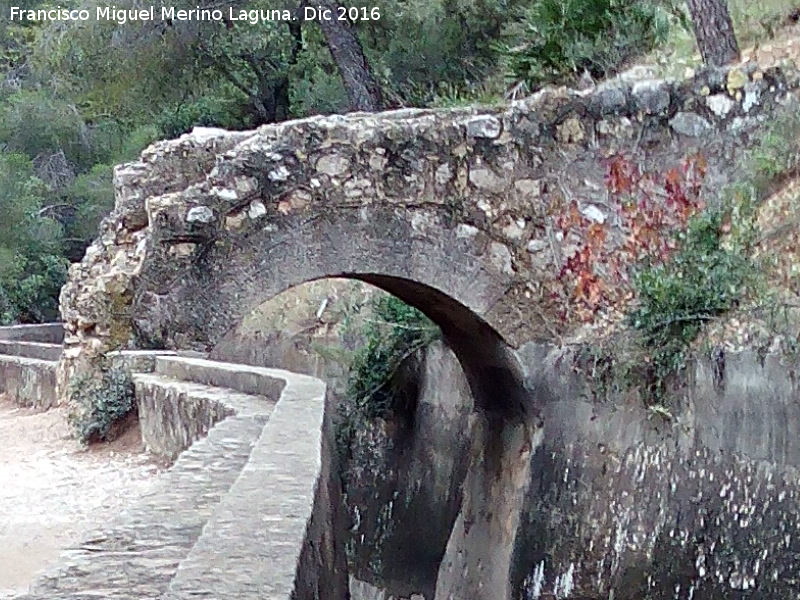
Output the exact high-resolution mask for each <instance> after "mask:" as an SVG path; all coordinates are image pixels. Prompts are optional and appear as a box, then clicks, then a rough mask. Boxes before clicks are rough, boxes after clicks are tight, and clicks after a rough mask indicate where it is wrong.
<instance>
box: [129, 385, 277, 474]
mask: <svg viewBox="0 0 800 600" xmlns="http://www.w3.org/2000/svg"><path fill="white" fill-rule="evenodd" d="M133 382H134V386H135V389H136V402H137V407H138V412H139V425H140V428H141V432H142V441H143V442H144V444H145V446H146V447H147V450H148V451H149V452H151V453H153V454H156V455H158V456H161V457H164V458H167V459H169V460H173V459H174V458H175V457H177V456H178V455H179V454H180V453H181V452H182V451H184V450H185V449H186V448H189V447H190V446H191V445H192V443H193V442H194V441H195V440H198V439H200V438H202V437H203V436H205V435H206V434H207V433H208V432H209V431H210V430H211V428H212V427H214V425H215V424H216V423H218V422H219V421H221V420H223V419H225V418H227V417H231V416H234V415H238V416H240V417H244V416H254V415H261V416H265V417H268V416H269V415H270V413H271V412H272V410H273V408H274V406H275V402H276V400H277V398H267V397H265V396H254V395H252V394H243V393H242V392H238V391H236V390H231V389H227V388H219V387H214V386H209V385H204V384H200V383H193V382H191V381H179V380H177V379H173V378H172V377H167V376H165V375H156V374H152V375H151V374H138V373H137V374H134V375H133Z"/></svg>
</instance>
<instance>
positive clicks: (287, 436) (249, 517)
mask: <svg viewBox="0 0 800 600" xmlns="http://www.w3.org/2000/svg"><path fill="white" fill-rule="evenodd" d="M261 371H263V372H264V374H265V375H268V376H270V377H280V378H281V379H283V380H285V381H286V388H285V389H284V391H283V394H282V396H281V400H280V402H279V403H278V404H277V406H276V407H275V410H274V412H273V414H272V416H271V417H270V419H269V421H268V422H267V424H266V425H265V427H264V429H263V432H262V434H261V436H260V437H259V439H258V441H257V442H256V444H255V447H254V448H253V451H252V452H251V454H250V458H249V459H248V461H247V464H246V465H245V466H244V468H243V469H242V471H241V473H240V475H239V477H238V478H237V480H236V482H235V483H234V484H233V485H232V486H231V488H230V490H228V493H227V494H226V495H225V497H224V498H223V499H222V500H221V501H220V503H219V504H218V505H217V506H216V507H215V509H214V513H213V515H212V516H211V518H210V519H209V521H208V523H207V524H206V526H205V528H204V530H203V534H202V535H201V537H200V538H199V539H198V540H197V543H196V544H195V546H194V548H192V551H191V552H190V553H189V555H188V556H187V557H186V558H185V559H184V560H183V561H182V562H181V565H180V567H179V568H178V570H177V572H176V574H175V577H174V579H173V581H172V583H171V584H170V588H169V590H170V591H169V593H168V594H167V595H165V596H163V597H162V598H163V600H197V599H205V600H262V599H276V600H287V599H288V598H290V597H293V591H294V586H295V575H296V572H297V569H298V557H299V556H300V555H301V551H302V549H303V546H304V539H305V534H306V529H307V525H308V518H309V515H310V513H311V507H312V506H313V504H314V499H315V494H316V493H317V488H316V484H317V481H318V477H319V475H320V472H321V468H322V465H321V463H320V457H321V444H322V437H321V436H322V428H323V423H322V419H323V414H324V402H325V384H324V383H323V382H321V381H319V380H318V379H314V378H312V377H307V376H304V375H297V374H294V373H289V372H287V371H280V370H277V369H262V370H261ZM298 423H302V424H303V430H304V434H303V435H297V431H298V429H297V424H298Z"/></svg>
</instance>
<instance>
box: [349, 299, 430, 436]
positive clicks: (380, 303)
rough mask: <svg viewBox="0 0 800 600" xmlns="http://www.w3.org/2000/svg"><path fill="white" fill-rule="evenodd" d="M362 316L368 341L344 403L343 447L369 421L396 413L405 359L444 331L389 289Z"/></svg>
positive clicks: (357, 356) (353, 365) (354, 361)
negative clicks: (396, 387) (395, 383)
mask: <svg viewBox="0 0 800 600" xmlns="http://www.w3.org/2000/svg"><path fill="white" fill-rule="evenodd" d="M364 314H367V315H370V316H368V317H364V316H363V315H364ZM361 318H362V319H363V325H362V328H361V331H360V332H359V334H360V337H361V338H362V339H363V340H364V342H363V346H362V347H361V348H359V349H358V350H356V351H355V353H354V354H353V356H352V358H351V362H350V370H349V374H348V379H347V391H346V393H345V398H344V400H343V402H342V404H341V405H340V408H339V416H340V419H339V425H338V428H337V437H338V444H339V447H340V450H341V451H345V450H346V448H348V447H349V444H350V439H351V437H352V435H353V434H354V433H355V431H357V430H358V429H359V428H360V427H361V426H362V425H363V424H364V423H366V422H368V421H371V420H374V419H376V418H385V417H386V416H388V415H389V414H390V413H391V411H392V407H393V403H394V393H393V390H392V386H391V384H392V379H393V377H394V376H395V374H396V373H397V371H398V369H399V368H400V366H401V364H402V363H403V361H405V360H406V359H407V358H409V357H411V356H412V355H413V354H415V353H416V352H417V351H418V350H421V349H422V348H425V347H426V346H428V345H429V344H430V343H431V342H432V341H434V340H435V339H437V338H438V337H439V336H440V332H439V328H438V327H436V325H434V324H433V323H432V322H431V321H430V319H428V318H427V317H426V316H425V315H424V314H422V313H421V312H420V311H419V310H417V309H416V308H414V307H412V306H409V305H408V304H406V303H404V302H403V301H401V300H399V299H398V298H395V297H394V296H389V295H387V294H379V295H376V296H374V297H373V298H372V300H371V301H370V303H369V307H368V309H367V310H366V311H364V312H363V313H362V316H361ZM346 325H347V324H346Z"/></svg>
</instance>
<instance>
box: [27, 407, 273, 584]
mask: <svg viewBox="0 0 800 600" xmlns="http://www.w3.org/2000/svg"><path fill="white" fill-rule="evenodd" d="M267 419H268V416H267V415H265V414H258V415H249V416H235V417H230V418H228V419H225V420H224V421H221V422H219V423H218V424H217V425H216V426H215V427H214V428H213V429H211V430H210V431H209V432H208V435H207V436H206V437H204V438H203V439H201V440H199V441H197V442H195V443H194V444H193V445H192V446H191V448H189V449H188V450H186V451H185V452H183V453H182V454H181V455H180V456H179V457H178V459H177V461H176V462H175V464H174V465H173V466H172V467H171V468H170V469H169V470H167V471H165V472H164V473H162V474H161V476H160V477H159V478H158V479H157V480H156V482H155V483H154V487H153V489H152V491H151V492H150V493H149V494H147V495H146V496H144V497H142V498H140V499H139V500H138V501H137V502H136V503H135V504H134V505H133V506H132V507H131V508H129V509H128V510H126V511H124V512H122V513H120V515H119V516H118V517H117V518H115V519H114V520H113V521H112V522H110V523H108V524H107V525H106V526H102V529H99V530H98V531H96V532H93V533H90V534H88V535H86V536H84V537H83V541H82V542H81V543H79V544H76V545H75V546H74V547H72V548H71V549H69V550H67V551H65V552H64V553H63V554H62V555H61V557H60V560H59V566H58V567H56V568H55V569H53V570H51V571H49V572H46V573H45V574H43V575H42V576H40V577H39V578H38V579H37V580H36V582H35V583H34V584H33V585H32V586H31V590H30V592H29V593H28V594H25V595H22V596H19V597H18V599H17V600H66V599H69V600H84V599H85V600H89V599H91V600H97V599H99V598H102V599H104V600H142V599H155V598H159V597H160V596H161V595H162V594H163V593H165V592H166V591H167V588H168V586H169V583H170V581H171V580H172V578H173V577H174V575H175V572H176V570H177V568H178V565H179V564H180V563H181V561H182V560H183V559H184V558H185V557H186V556H187V555H188V554H189V552H190V551H191V549H192V547H193V546H194V545H195V542H196V541H197V539H198V538H199V537H200V535H201V533H202V532H203V527H204V525H205V524H206V522H207V521H208V519H209V518H210V516H211V515H212V513H213V510H214V507H215V506H216V505H217V503H218V502H219V501H220V500H221V499H222V498H223V497H225V494H226V493H227V492H228V490H229V489H230V487H231V485H232V484H233V483H234V482H235V481H236V479H237V478H238V476H239V474H240V472H241V470H242V468H243V466H244V465H245V464H246V463H247V461H248V458H249V456H250V452H251V450H252V448H253V445H254V444H255V442H256V441H257V440H258V438H259V436H260V435H261V431H262V429H263V427H264V424H265V423H266V421H267Z"/></svg>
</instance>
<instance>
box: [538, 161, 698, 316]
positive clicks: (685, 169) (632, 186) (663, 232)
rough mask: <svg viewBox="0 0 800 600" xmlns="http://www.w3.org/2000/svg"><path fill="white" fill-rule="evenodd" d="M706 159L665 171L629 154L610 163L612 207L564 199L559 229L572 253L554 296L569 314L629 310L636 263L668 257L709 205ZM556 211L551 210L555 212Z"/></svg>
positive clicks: (556, 224) (608, 180) (609, 200)
mask: <svg viewBox="0 0 800 600" xmlns="http://www.w3.org/2000/svg"><path fill="white" fill-rule="evenodd" d="M706 171H707V163H706V160H705V159H704V158H703V156H701V155H699V154H695V155H691V156H688V157H686V158H685V159H684V160H682V161H681V163H680V164H679V165H678V166H676V167H673V168H670V169H669V170H667V171H666V172H651V171H642V170H641V169H640V168H639V166H638V165H637V164H636V163H634V162H633V161H631V160H630V159H629V158H626V157H625V156H622V155H615V156H612V157H610V158H609V159H608V160H607V164H606V176H605V188H606V192H607V193H606V198H605V199H604V201H602V202H599V203H598V204H602V205H603V206H604V207H605V208H606V210H605V211H603V212H602V214H601V211H599V210H596V211H591V212H590V211H586V208H585V207H586V206H587V205H588V204H591V203H583V206H584V210H583V211H582V210H581V203H579V202H578V200H577V199H572V200H569V201H567V200H565V199H562V203H564V204H565V206H561V207H559V210H558V216H557V217H556V218H555V221H554V227H555V231H556V235H557V236H558V237H559V238H560V239H561V240H564V241H565V242H566V241H577V247H576V246H575V244H571V245H567V247H568V248H569V255H567V256H565V257H564V260H563V264H562V266H561V269H560V271H559V273H558V277H557V280H558V284H559V285H558V286H557V289H556V290H554V291H553V294H552V295H553V297H554V300H570V301H569V302H563V303H562V306H563V307H564V308H563V309H562V313H561V317H562V319H564V320H565V321H566V320H572V319H574V318H577V319H578V320H581V321H590V320H592V319H594V318H595V316H596V315H597V313H598V311H600V310H601V309H602V308H603V307H604V306H612V305H613V306H614V307H615V308H617V309H622V308H624V306H625V305H626V304H627V302H628V301H630V300H631V299H632V298H633V287H632V284H631V267H632V266H633V265H635V264H638V263H642V262H647V263H649V264H651V265H652V264H658V263H663V262H665V261H667V260H668V259H669V257H670V255H671V253H672V252H673V250H674V249H675V247H676V244H675V234H676V233H677V232H678V231H679V230H681V229H683V228H685V227H686V225H687V222H688V220H689V218H690V217H691V216H692V215H694V214H696V213H697V212H698V211H700V210H702V209H703V207H704V202H703V199H702V191H703V181H704V179H705V175H706ZM551 214H552V213H551Z"/></svg>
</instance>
